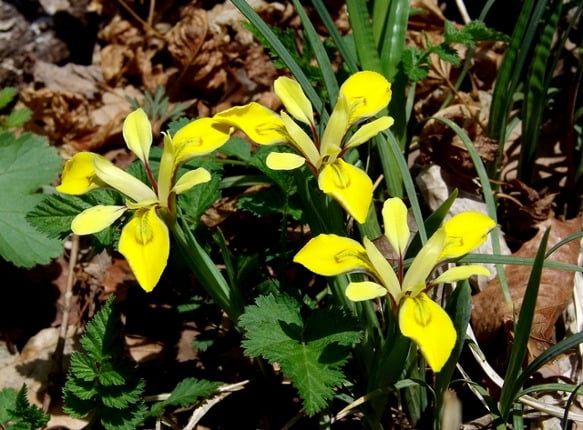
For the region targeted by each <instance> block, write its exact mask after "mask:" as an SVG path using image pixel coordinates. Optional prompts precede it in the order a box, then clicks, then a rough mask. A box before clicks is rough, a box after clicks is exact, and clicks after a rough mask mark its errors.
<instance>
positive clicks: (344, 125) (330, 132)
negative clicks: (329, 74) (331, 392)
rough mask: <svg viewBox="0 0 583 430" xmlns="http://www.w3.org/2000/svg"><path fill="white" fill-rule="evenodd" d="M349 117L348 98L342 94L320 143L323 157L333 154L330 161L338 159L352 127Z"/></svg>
mask: <svg viewBox="0 0 583 430" xmlns="http://www.w3.org/2000/svg"><path fill="white" fill-rule="evenodd" d="M349 117H350V112H349V106H348V103H347V102H346V98H345V97H342V96H341V95H340V96H339V97H338V101H337V102H336V106H334V110H333V111H332V114H331V115H330V118H329V119H328V123H327V124H326V128H325V129H324V134H323V135H322V141H321V143H320V156H321V157H322V158H324V157H326V156H328V157H329V156H332V160H330V162H333V161H334V160H335V159H336V155H338V152H339V151H340V148H341V147H342V139H344V135H345V134H346V131H348V129H349V128H350V124H349V122H348V119H349Z"/></svg>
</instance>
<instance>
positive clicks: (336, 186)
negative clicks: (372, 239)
mask: <svg viewBox="0 0 583 430" xmlns="http://www.w3.org/2000/svg"><path fill="white" fill-rule="evenodd" d="M318 185H319V187H320V189H321V190H322V191H323V192H325V193H326V194H330V195H331V196H332V197H333V198H334V199H335V200H336V201H338V203H340V205H341V206H342V207H343V208H344V209H345V210H346V212H348V213H349V214H350V215H351V216H353V217H354V219H355V220H356V221H358V222H359V223H361V224H362V223H364V222H365V221H366V215H367V214H368V209H369V207H370V204H371V203H372V191H373V184H372V181H371V180H370V178H369V177H368V175H367V174H366V173H365V172H363V171H362V170H360V169H359V168H358V167H355V166H353V165H352V164H348V163H347V162H345V161H344V160H342V159H341V158H338V159H337V160H336V161H335V162H334V163H332V164H326V166H324V168H323V169H322V171H321V172H320V175H319V176H318Z"/></svg>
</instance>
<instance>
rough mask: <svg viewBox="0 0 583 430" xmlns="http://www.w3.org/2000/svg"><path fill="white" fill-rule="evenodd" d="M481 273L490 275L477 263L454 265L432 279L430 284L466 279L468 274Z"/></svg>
mask: <svg viewBox="0 0 583 430" xmlns="http://www.w3.org/2000/svg"><path fill="white" fill-rule="evenodd" d="M474 275H481V276H490V271H489V270H488V269H486V268H485V267H484V266H479V265H477V264H468V265H465V266H456V267H452V268H451V269H448V270H446V271H445V272H443V273H442V274H441V275H439V276H438V277H437V278H435V279H434V280H433V281H431V283H432V284H445V283H451V282H457V281H462V280H464V279H468V278H469V277H470V276H474Z"/></svg>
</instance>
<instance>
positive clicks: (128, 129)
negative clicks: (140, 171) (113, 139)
mask: <svg viewBox="0 0 583 430" xmlns="http://www.w3.org/2000/svg"><path fill="white" fill-rule="evenodd" d="M122 131H123V138H124V140H125V142H126V145H127V146H128V148H129V149H130V150H131V151H132V152H133V153H134V154H136V156H137V157H138V158H139V159H140V160H142V162H143V163H144V164H146V163H147V162H148V157H149V155H150V147H151V146H152V125H151V124H150V120H149V119H148V115H146V112H144V111H143V110H142V109H141V108H140V109H136V110H135V111H133V112H132V113H130V114H129V115H128V116H127V117H126V119H125V121H124V122H123V130H122Z"/></svg>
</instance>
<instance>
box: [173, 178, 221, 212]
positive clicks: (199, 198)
mask: <svg viewBox="0 0 583 430" xmlns="http://www.w3.org/2000/svg"><path fill="white" fill-rule="evenodd" d="M220 185H221V178H220V177H219V175H213V176H212V177H211V180H210V181H209V182H206V183H204V184H199V185H197V186H195V187H193V188H192V189H191V190H189V191H187V192H186V193H183V194H181V195H180V196H178V205H179V206H180V209H181V210H182V212H183V214H184V215H185V216H187V217H188V219H189V221H190V222H191V223H198V221H199V218H200V216H201V215H202V214H203V213H204V212H205V211H206V210H207V209H208V208H210V207H211V206H212V204H213V203H214V202H216V201H217V200H218V199H219V198H220V197H221V192H220Z"/></svg>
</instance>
